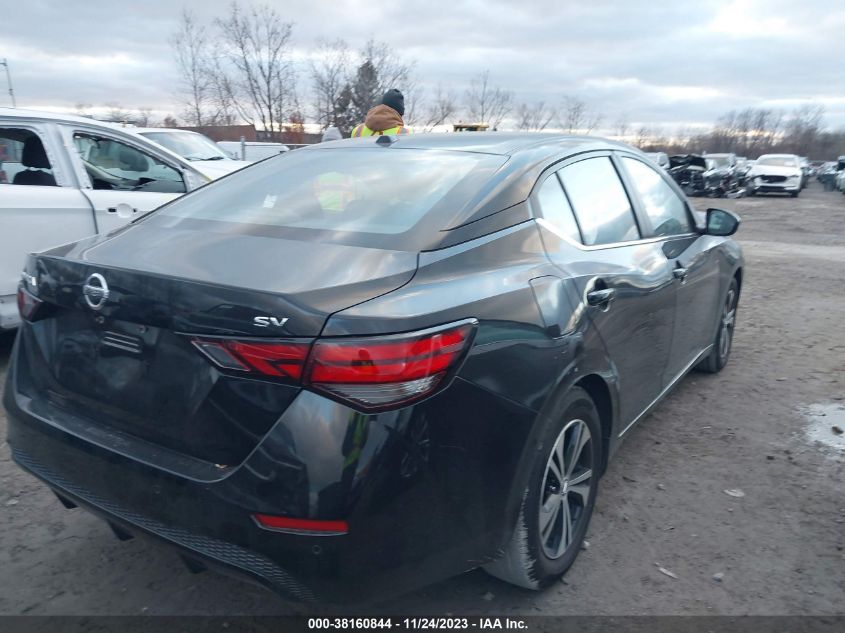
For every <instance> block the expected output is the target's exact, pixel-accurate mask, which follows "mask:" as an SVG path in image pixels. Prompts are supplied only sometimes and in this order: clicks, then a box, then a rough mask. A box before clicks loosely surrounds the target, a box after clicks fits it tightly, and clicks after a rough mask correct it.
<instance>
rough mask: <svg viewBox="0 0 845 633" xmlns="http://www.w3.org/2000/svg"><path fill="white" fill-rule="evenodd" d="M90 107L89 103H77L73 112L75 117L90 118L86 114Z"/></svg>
mask: <svg viewBox="0 0 845 633" xmlns="http://www.w3.org/2000/svg"><path fill="white" fill-rule="evenodd" d="M91 107H92V106H91V104H90V103H83V102H79V103H77V104H76V105H75V106H74V110H73V111H74V113H75V114H76V115H77V116H91V115H90V114H89V112H88V111H89V110H90V109H91Z"/></svg>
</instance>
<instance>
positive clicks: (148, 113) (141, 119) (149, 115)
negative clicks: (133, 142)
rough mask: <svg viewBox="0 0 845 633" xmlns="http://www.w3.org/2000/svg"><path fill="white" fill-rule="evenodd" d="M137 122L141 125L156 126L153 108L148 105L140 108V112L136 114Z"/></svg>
mask: <svg viewBox="0 0 845 633" xmlns="http://www.w3.org/2000/svg"><path fill="white" fill-rule="evenodd" d="M134 118H135V124H136V125H138V126H140V127H155V121H154V120H153V109H152V108H150V107H148V106H143V107H140V108H138V113H137V114H136V115H135V117H134Z"/></svg>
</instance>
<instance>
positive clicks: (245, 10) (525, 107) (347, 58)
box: [77, 0, 845, 158]
mask: <svg viewBox="0 0 845 633" xmlns="http://www.w3.org/2000/svg"><path fill="white" fill-rule="evenodd" d="M294 33H295V25H294V24H293V23H291V22H288V21H285V20H284V19H283V17H282V16H281V15H280V14H279V13H278V12H277V11H276V9H274V8H273V7H271V6H269V5H264V4H242V3H241V2H240V1H239V0H235V1H233V2H232V3H231V4H230V5H229V7H228V8H227V10H226V12H225V13H224V14H223V15H220V16H218V17H214V18H211V19H208V20H201V19H200V18H198V17H197V15H196V14H195V13H194V12H193V11H191V10H189V9H184V10H183V12H182V14H181V16H180V19H179V23H178V27H177V29H176V30H175V32H174V33H173V35H172V37H171V38H170V46H171V48H172V51H173V58H174V63H175V66H176V68H177V71H178V85H177V87H176V94H175V95H174V96H175V97H176V99H177V100H178V102H179V106H180V109H181V110H180V112H179V114H178V119H177V117H173V116H168V117H167V118H166V119H165V120H164V121H161V122H154V121H153V120H152V118H151V111H150V109H149V108H141V109H140V110H138V111H137V112H134V113H133V112H129V111H126V110H124V109H123V108H121V107H120V106H119V105H116V104H110V105H109V117H110V118H111V119H112V120H133V121H135V122H136V123H139V124H141V125H152V124H155V123H158V124H161V125H165V126H176V125H180V124H181V125H187V126H196V127H202V126H210V125H232V124H236V123H242V122H246V123H252V124H254V125H255V126H256V127H257V128H259V129H262V130H264V131H266V132H267V133H269V134H270V135H271V136H273V135H276V134H278V133H280V132H286V131H288V132H289V131H302V130H303V129H304V124H305V123H306V122H309V123H316V124H318V125H319V126H320V128H322V129H325V128H327V127H329V126H335V127H338V128H339V129H340V130H341V132H343V133H344V134H347V135H348V134H349V132H350V131H351V129H352V128H353V127H354V126H355V125H357V124H358V123H359V122H361V121H362V120H363V119H364V117H365V116H366V113H367V111H368V110H369V109H370V108H371V107H372V106H373V105H375V104H376V103H378V102H379V100H380V98H381V95H382V94H383V93H384V92H385V91H386V90H387V89H388V88H391V87H398V88H399V89H400V90H402V92H403V93H404V95H405V117H404V118H405V122H406V124H408V125H410V126H413V127H414V128H415V129H417V130H418V131H422V132H425V131H431V130H432V129H434V128H436V127H438V126H441V125H444V124H447V123H454V122H459V121H463V122H467V123H484V124H487V125H488V126H489V127H490V128H491V129H497V128H500V127H502V126H506V127H508V128H509V129H517V130H524V131H542V130H546V129H555V130H562V131H564V132H566V133H570V134H590V133H592V132H600V133H602V134H606V135H609V136H614V137H616V138H619V139H621V140H624V141H626V142H629V143H631V144H634V145H637V146H638V147H640V148H642V149H644V150H646V151H658V150H659V151H666V152H667V153H686V152H703V151H706V152H734V153H736V154H738V155H744V156H750V157H754V156H757V155H759V154H763V153H772V152H788V153H797V154H799V155H802V156H810V157H821V158H824V157H830V156H834V155H837V154H845V130H843V131H839V132H830V131H827V130H826V129H825V126H824V108H823V107H822V106H820V105H815V104H812V105H804V106H801V107H799V108H796V109H795V110H793V111H791V112H783V111H776V110H773V109H766V108H746V109H743V110H732V111H730V112H727V113H726V114H724V115H723V116H721V117H720V118H719V119H718V120H717V121H716V123H715V124H714V125H713V127H712V129H709V130H706V131H700V130H699V131H692V130H688V129H681V130H677V131H675V132H674V133H673V134H666V133H664V132H663V131H662V130H661V129H660V128H656V127H650V126H645V125H640V126H639V127H637V128H634V127H633V126H632V124H630V123H629V122H628V116H627V114H623V115H621V116H620V117H619V118H618V119H617V120H616V121H615V122H613V123H611V124H609V125H605V126H603V125H602V124H603V123H604V122H605V120H604V117H603V116H602V114H601V113H600V112H599V111H597V110H596V109H595V108H593V107H592V106H591V105H590V104H588V103H587V102H586V101H585V100H583V99H581V98H580V97H578V96H575V95H567V96H564V97H563V98H561V99H560V100H559V101H558V102H557V103H550V102H546V101H535V102H527V101H521V102H517V100H516V93H515V92H514V91H512V90H509V89H507V88H505V87H503V86H500V85H497V84H496V83H495V81H494V80H493V78H492V77H491V74H490V71H489V70H484V71H483V72H480V73H479V74H478V75H476V76H474V77H472V78H470V79H469V81H468V85H467V87H466V88H465V89H464V90H463V91H462V92H459V91H456V90H454V89H452V88H450V87H444V86H443V85H442V84H437V85H435V86H433V87H429V88H428V89H426V90H423V88H422V86H421V84H420V83H419V82H418V78H417V69H416V62H415V61H414V60H409V59H407V58H405V57H404V56H403V55H402V54H401V53H400V52H398V51H396V50H395V49H394V48H392V47H391V46H390V45H388V44H386V43H384V42H380V41H377V40H375V39H371V40H369V41H368V42H366V44H365V45H364V46H363V47H362V48H361V49H354V48H352V47H351V46H350V45H349V44H348V43H347V42H346V41H345V40H343V39H335V40H319V41H317V42H316V43H315V46H314V47H312V48H311V49H310V50H308V51H307V53H306V54H305V55H304V56H303V54H302V51H301V49H296V48H295V47H294ZM89 107H90V106H87V105H85V104H79V105H78V106H77V110H78V111H79V112H82V113H84V111H85V110H86V109H87V108H89Z"/></svg>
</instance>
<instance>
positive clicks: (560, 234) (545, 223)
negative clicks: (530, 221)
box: [534, 217, 699, 252]
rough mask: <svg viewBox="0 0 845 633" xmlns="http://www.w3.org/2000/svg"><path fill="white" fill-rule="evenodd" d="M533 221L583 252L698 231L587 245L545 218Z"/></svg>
mask: <svg viewBox="0 0 845 633" xmlns="http://www.w3.org/2000/svg"><path fill="white" fill-rule="evenodd" d="M534 221H535V222H537V224H539V225H540V226H542V227H543V228H544V229H546V230H548V231H551V232H552V233H554V234H555V235H556V236H558V237H559V238H560V239H562V240H563V241H565V242H566V243H567V244H570V245H571V246H574V247H575V248H577V249H579V250H582V251H585V252H589V251H596V250H602V249H605V248H622V247H624V246H636V245H638V244H654V243H655V242H664V241H666V240H676V239H681V238H685V237H698V236H699V234H698V233H680V234H678V235H656V236H652V237H643V238H641V239H638V240H630V241H628V242H609V243H607V244H592V245H590V246H588V245H586V244H581V243H580V242H574V241H573V240H572V239H570V238H569V237H567V236H566V235H564V234H563V232H561V231H560V229H558V228H557V227H556V226H555V225H554V224H552V223H551V222H549V221H548V220H547V219H545V218H537V217H535V218H534Z"/></svg>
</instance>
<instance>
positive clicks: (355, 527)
mask: <svg viewBox="0 0 845 633" xmlns="http://www.w3.org/2000/svg"><path fill="white" fill-rule="evenodd" d="M16 354H17V350H15V351H13V354H12V357H13V360H12V364H11V366H10V369H9V375H8V383H7V386H6V390H5V395H4V405H5V407H6V409H7V411H8V416H7V417H8V442H9V444H10V446H11V448H12V455H13V458H14V459H15V461H16V462H17V463H18V464H20V465H21V466H22V467H23V468H24V469H25V470H27V471H29V472H31V473H32V474H34V475H35V476H36V477H38V478H39V479H41V480H42V481H44V482H45V483H46V484H47V485H48V486H50V487H51V488H52V489H53V490H55V491H56V492H57V493H58V494H59V495H61V496H62V497H65V498H67V499H70V500H72V501H73V502H74V503H76V504H77V505H80V506H82V507H84V508H86V509H88V510H90V511H92V512H94V513H95V514H97V515H99V516H101V517H103V518H105V519H106V520H107V521H109V522H110V523H112V524H116V525H118V526H119V527H120V528H121V529H122V530H126V531H129V532H133V533H135V532H137V533H142V534H146V535H151V536H153V537H155V538H157V539H159V540H160V541H163V542H164V543H165V544H166V545H169V546H172V547H175V548H177V549H179V550H180V551H181V552H182V553H183V554H184V555H185V556H186V557H188V558H189V559H192V560H201V561H203V562H204V563H206V564H208V565H209V566H212V567H219V568H222V569H223V570H227V571H230V572H234V573H236V574H238V575H245V576H247V577H249V578H251V579H253V580H255V581H257V582H259V583H261V584H263V585H265V586H267V587H269V588H270V589H272V590H274V591H276V592H278V593H280V594H282V595H284V596H287V597H289V598H293V599H296V600H306V601H308V600H318V601H326V602H338V603H342V602H349V601H353V600H361V599H365V600H366V599H371V598H374V597H383V596H387V595H391V594H396V593H400V592H404V591H408V590H411V589H414V588H416V587H419V586H423V585H426V584H430V583H432V582H436V581H438V580H441V579H444V578H447V577H449V576H452V575H455V574H458V573H461V572H463V571H467V570H469V569H472V568H474V567H477V566H478V565H480V564H483V563H484V562H487V561H489V560H491V559H492V558H493V557H495V555H496V554H497V552H498V551H499V548H500V547H501V546H502V545H503V544H504V542H505V541H506V539H507V538H508V536H509V533H510V531H511V530H512V526H513V522H514V521H515V518H516V513H517V511H518V500H519V495H515V494H514V490H515V489H517V488H518V487H519V486H520V484H519V481H520V476H521V474H520V472H519V469H520V459H519V458H520V455H521V452H522V451H521V447H523V446H524V444H525V441H526V437H527V436H528V433H529V432H530V429H531V425H532V423H533V419H534V416H535V414H534V413H533V412H531V411H530V410H528V409H525V408H522V407H519V406H517V405H514V404H512V403H511V402H510V401H507V400H503V399H498V398H496V397H495V396H492V395H491V394H490V393H489V392H488V391H486V390H481V389H480V388H478V387H476V386H474V385H473V384H471V383H468V382H466V381H463V380H460V379H458V380H456V381H455V382H454V383H453V384H452V385H451V386H450V387H449V388H448V389H446V390H445V391H443V392H442V393H440V394H438V395H437V396H435V397H433V398H431V399H429V400H427V401H425V402H422V403H420V404H418V405H415V406H413V407H409V408H407V409H403V410H400V411H396V412H389V413H382V414H378V415H363V414H359V413H356V412H354V411H352V410H350V409H347V408H346V407H344V406H342V405H340V404H337V403H335V402H331V401H328V400H326V399H324V398H322V397H320V396H318V395H316V394H313V393H309V392H302V393H301V394H300V395H299V396H297V399H296V400H295V401H294V403H293V404H292V405H291V406H290V407H289V408H288V409H287V410H286V412H285V413H284V414H283V415H282V417H281V418H280V419H279V421H278V422H277V423H276V425H275V426H274V427H273V428H272V429H271V430H270V432H269V433H267V435H266V436H265V437H264V438H263V439H262V440H261V441H260V443H259V444H258V446H257V447H256V449H255V450H254V451H253V452H252V453H251V454H250V455H249V456H248V457H247V459H246V460H245V461H244V462H243V463H242V464H240V465H238V466H235V467H231V468H227V469H224V470H222V471H220V472H219V474H218V475H216V476H214V475H213V473H214V472H215V469H214V465H213V464H207V467H208V468H206V469H202V468H193V467H190V468H189V467H188V466H184V465H182V464H180V463H179V462H178V461H176V460H172V459H170V460H168V459H164V458H159V457H156V456H155V455H153V453H149V452H147V453H144V452H141V451H135V450H134V449H133V447H132V446H131V439H128V438H126V437H112V438H109V437H107V436H105V435H103V434H102V430H99V431H98V435H90V436H86V435H85V433H84V429H83V430H80V429H81V428H82V427H80V426H78V425H77V426H75V425H74V424H73V423H72V422H73V421H72V420H70V419H62V417H61V416H59V415H58V414H56V412H55V411H52V412H51V414H50V416H47V415H45V411H46V410H45V409H43V408H41V407H37V406H34V403H32V402H31V401H29V400H28V399H27V398H26V397H25V396H22V395H20V394H19V393H18V391H17V390H16V387H15V373H16V372H15V357H16ZM130 449H132V450H130ZM193 465H195V464H193ZM183 466H184V467H183ZM189 466H191V464H189ZM209 473H212V474H209ZM257 512H258V513H263V514H271V515H278V516H294V517H298V518H314V519H345V520H346V521H347V522H348V524H349V533H348V534H345V535H337V536H312V535H301V534H288V533H280V532H274V531H270V530H266V529H263V528H261V527H259V526H258V525H256V523H255V522H254V520H253V519H252V515H253V514H254V513H257Z"/></svg>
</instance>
